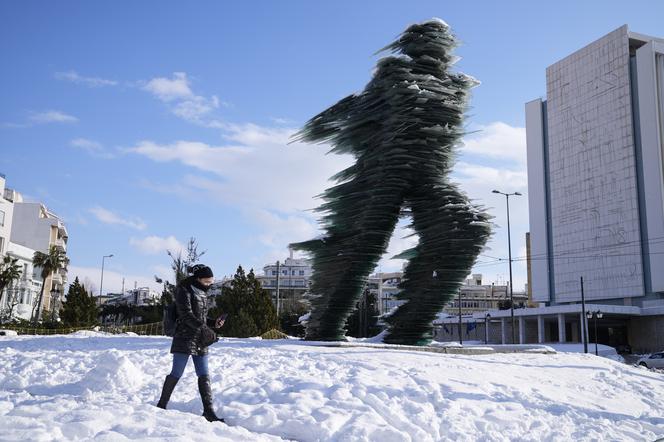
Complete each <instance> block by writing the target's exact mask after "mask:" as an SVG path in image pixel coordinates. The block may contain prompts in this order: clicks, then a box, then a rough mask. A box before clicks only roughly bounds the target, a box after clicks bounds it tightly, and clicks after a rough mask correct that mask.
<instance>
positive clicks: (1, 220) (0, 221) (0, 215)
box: [0, 210, 5, 227]
mask: <svg viewBox="0 0 664 442" xmlns="http://www.w3.org/2000/svg"><path fill="white" fill-rule="evenodd" d="M4 225H5V211H4V210H0V227H2V226H4Z"/></svg>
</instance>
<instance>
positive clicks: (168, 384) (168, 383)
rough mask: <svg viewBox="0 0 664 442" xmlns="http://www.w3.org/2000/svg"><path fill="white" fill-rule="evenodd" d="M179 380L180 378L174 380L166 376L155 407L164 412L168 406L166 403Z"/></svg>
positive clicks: (172, 377) (173, 377)
mask: <svg viewBox="0 0 664 442" xmlns="http://www.w3.org/2000/svg"><path fill="white" fill-rule="evenodd" d="M179 380H180V378H176V377H175V376H171V375H170V374H169V375H168V376H166V380H164V387H163V388H162V389H161V397H160V398H159V402H158V403H157V407H159V408H163V409H164V410H165V409H166V404H168V401H169V400H170V399H171V393H173V389H174V388H175V385H176V384H177V383H178V381H179Z"/></svg>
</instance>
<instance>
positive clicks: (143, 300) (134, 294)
mask: <svg viewBox="0 0 664 442" xmlns="http://www.w3.org/2000/svg"><path fill="white" fill-rule="evenodd" d="M107 296H108V297H109V298H108V299H107V300H105V302H104V304H107V305H114V304H115V305H117V304H125V305H136V306H143V305H154V304H158V303H159V301H160V295H159V293H158V292H157V291H156V290H153V289H151V288H149V287H137V288H135V289H131V290H127V291H126V292H125V293H123V294H112V293H109V294H108V295H107Z"/></svg>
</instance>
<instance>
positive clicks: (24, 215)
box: [0, 174, 68, 319]
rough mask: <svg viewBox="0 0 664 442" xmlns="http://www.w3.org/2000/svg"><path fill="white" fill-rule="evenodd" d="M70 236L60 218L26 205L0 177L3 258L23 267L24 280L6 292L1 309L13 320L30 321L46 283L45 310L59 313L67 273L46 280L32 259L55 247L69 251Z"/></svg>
mask: <svg viewBox="0 0 664 442" xmlns="http://www.w3.org/2000/svg"><path fill="white" fill-rule="evenodd" d="M67 236H68V235H67V229H66V227H65V225H64V222H63V221H62V220H61V219H60V218H59V217H57V216H56V215H55V214H53V213H52V212H50V211H49V210H48V209H47V208H46V207H45V206H44V205H43V204H40V203H26V202H23V198H22V196H21V194H20V193H18V192H17V191H15V190H13V189H9V188H6V187H5V177H4V175H1V174H0V257H3V256H5V255H9V256H11V257H13V258H16V259H18V262H17V264H18V265H19V266H20V268H21V279H20V280H19V281H18V282H17V283H16V284H14V285H12V286H11V287H7V288H6V289H5V291H6V293H5V294H4V295H3V297H2V298H3V299H2V302H1V305H0V309H2V310H3V311H4V312H5V313H6V312H7V311H9V310H10V311H11V313H12V316H13V317H20V318H23V319H30V317H31V315H32V309H33V306H34V305H35V303H36V302H37V298H38V296H39V293H40V291H41V287H42V284H43V283H44V282H45V290H44V297H43V300H42V311H54V312H57V310H58V309H59V308H60V306H61V302H62V298H63V295H64V288H65V285H66V283H67V273H66V270H62V271H60V272H57V273H55V274H53V275H52V276H51V277H49V278H47V280H46V281H42V280H41V274H40V269H37V268H34V267H33V265H32V259H33V256H34V253H35V252H36V251H40V252H43V253H48V251H49V247H50V246H51V245H54V246H56V247H59V248H60V249H61V250H62V251H65V252H66V248H67Z"/></svg>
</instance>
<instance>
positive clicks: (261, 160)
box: [127, 124, 351, 213]
mask: <svg viewBox="0 0 664 442" xmlns="http://www.w3.org/2000/svg"><path fill="white" fill-rule="evenodd" d="M293 132H294V130H293V129H286V128H279V129H274V128H265V127H260V126H256V125H253V124H246V125H241V126H239V125H237V126H229V130H228V132H227V133H226V138H227V140H228V141H229V142H230V143H229V144H226V145H222V146H211V145H208V144H205V143H200V142H192V141H177V142H175V143H172V144H157V143H154V142H152V141H142V142H140V143H138V144H137V145H136V146H134V147H132V148H129V149H127V151H129V152H132V153H136V154H140V155H143V156H146V157H148V158H150V159H152V160H154V161H159V162H168V161H176V162H180V163H182V164H184V165H187V166H190V167H192V168H195V169H198V170H203V171H206V172H212V173H213V174H215V175H217V176H218V177H219V179H212V178H207V177H204V176H201V175H190V174H187V175H185V176H184V178H183V180H182V181H181V182H180V183H178V184H173V183H169V184H165V185H163V186H161V185H159V184H154V183H151V184H149V186H150V187H152V188H159V187H162V188H163V189H165V190H166V189H169V190H171V191H174V192H176V193H178V194H180V195H186V194H188V193H191V194H193V193H197V194H199V195H200V194H201V193H203V194H205V195H206V198H208V199H211V200H217V201H220V202H223V203H226V204H232V205H239V206H242V207H247V208H252V209H268V210H276V211H279V212H282V213H291V212H294V211H302V210H308V209H311V208H313V207H316V206H317V205H318V204H319V203H320V201H318V200H315V199H314V196H316V195H318V194H320V193H321V192H322V191H323V190H325V188H327V187H329V186H331V185H332V183H331V182H330V181H328V179H329V177H330V176H332V175H334V174H335V173H337V172H338V171H340V170H341V169H343V168H345V167H347V166H349V165H350V164H351V159H350V157H349V156H341V155H325V153H326V152H327V150H328V148H326V147H325V146H313V145H307V144H303V143H293V144H290V145H289V144H288V141H289V137H290V135H291V134H292V133H293ZM201 191H202V192H201Z"/></svg>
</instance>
